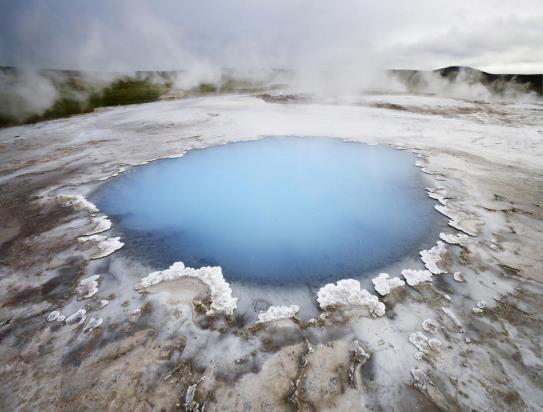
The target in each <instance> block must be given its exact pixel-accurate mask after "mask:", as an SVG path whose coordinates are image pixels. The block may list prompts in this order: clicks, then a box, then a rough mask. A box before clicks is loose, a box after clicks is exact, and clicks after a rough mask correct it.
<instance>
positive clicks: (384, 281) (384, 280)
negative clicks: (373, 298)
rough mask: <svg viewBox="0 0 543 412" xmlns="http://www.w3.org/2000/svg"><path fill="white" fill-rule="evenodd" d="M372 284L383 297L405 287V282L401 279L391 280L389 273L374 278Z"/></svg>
mask: <svg viewBox="0 0 543 412" xmlns="http://www.w3.org/2000/svg"><path fill="white" fill-rule="evenodd" d="M371 281H372V283H373V285H374V287H375V290H376V291H377V293H379V294H380V295H381V296H386V295H388V294H389V293H390V292H392V290H393V289H396V288H399V287H402V286H405V282H404V281H403V280H401V279H400V278H391V277H390V275H389V274H388V273H379V275H378V276H377V277H376V278H373V279H372V280H371Z"/></svg>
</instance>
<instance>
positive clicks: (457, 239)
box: [439, 232, 469, 245]
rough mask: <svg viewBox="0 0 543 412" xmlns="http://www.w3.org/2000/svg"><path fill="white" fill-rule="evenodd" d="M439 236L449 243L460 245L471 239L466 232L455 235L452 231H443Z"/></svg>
mask: <svg viewBox="0 0 543 412" xmlns="http://www.w3.org/2000/svg"><path fill="white" fill-rule="evenodd" d="M439 238H440V239H441V240H443V241H444V242H447V243H449V244H450V245H460V244H462V243H463V242H465V241H466V240H467V239H469V236H468V235H466V234H464V233H458V234H456V235H453V234H450V233H443V232H441V233H440V234H439Z"/></svg>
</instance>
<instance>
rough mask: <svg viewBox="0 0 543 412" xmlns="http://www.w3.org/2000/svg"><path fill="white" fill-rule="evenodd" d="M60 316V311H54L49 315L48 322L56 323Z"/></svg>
mask: <svg viewBox="0 0 543 412" xmlns="http://www.w3.org/2000/svg"><path fill="white" fill-rule="evenodd" d="M60 316H61V315H60V311H58V310H54V311H52V312H51V313H49V314H48V315H47V322H54V321H55V320H58V318H59V317H60Z"/></svg>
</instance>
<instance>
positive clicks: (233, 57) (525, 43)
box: [0, 0, 543, 73]
mask: <svg viewBox="0 0 543 412" xmlns="http://www.w3.org/2000/svg"><path fill="white" fill-rule="evenodd" d="M0 64H1V65H19V66H21V65H22V66H33V67H41V68H43V67H47V68H71V69H98V70H124V69H130V70H133V69H140V70H147V69H152V70H155V69H164V70H168V69H183V68H185V67H189V66H192V67H200V66H202V67H204V66H217V67H219V66H220V67H241V68H252V67H255V68H257V67H268V68H269V67H275V68H298V69H304V68H310V67H311V68H315V67H318V68H322V69H328V68H334V67H342V68H344V69H346V70H354V71H359V70H363V69H364V68H371V69H375V68H417V69H434V68H438V67H443V66H448V65H469V66H473V67H477V68H481V69H484V70H487V71H491V72H502V73H503V72H515V73H527V72H538V73H543V0H448V1H441V0H411V1H408V0H405V1H404V0H397V1H392V0H389V1H386V0H382V1H376V0H375V1H370V0H358V1H357V0H343V1H340V0H335V1H333V0H153V1H147V2H144V1H139V0H43V1H39V0H0Z"/></svg>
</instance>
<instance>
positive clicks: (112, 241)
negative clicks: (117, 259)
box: [78, 235, 124, 259]
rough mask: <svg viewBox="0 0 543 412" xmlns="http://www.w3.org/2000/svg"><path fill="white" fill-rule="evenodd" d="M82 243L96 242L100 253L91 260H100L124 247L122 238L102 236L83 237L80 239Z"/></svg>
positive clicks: (95, 254)
mask: <svg viewBox="0 0 543 412" xmlns="http://www.w3.org/2000/svg"><path fill="white" fill-rule="evenodd" d="M78 240H79V242H80V243H86V242H89V241H91V242H94V243H95V245H96V247H97V248H98V251H97V252H96V253H94V254H93V255H92V256H91V259H100V258H103V257H106V256H109V255H111V254H112V253H113V252H115V251H116V250H119V249H120V248H122V247H123V246H124V243H123V242H121V238H120V237H105V236H102V235H91V236H82V237H80V238H79V239H78Z"/></svg>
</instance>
